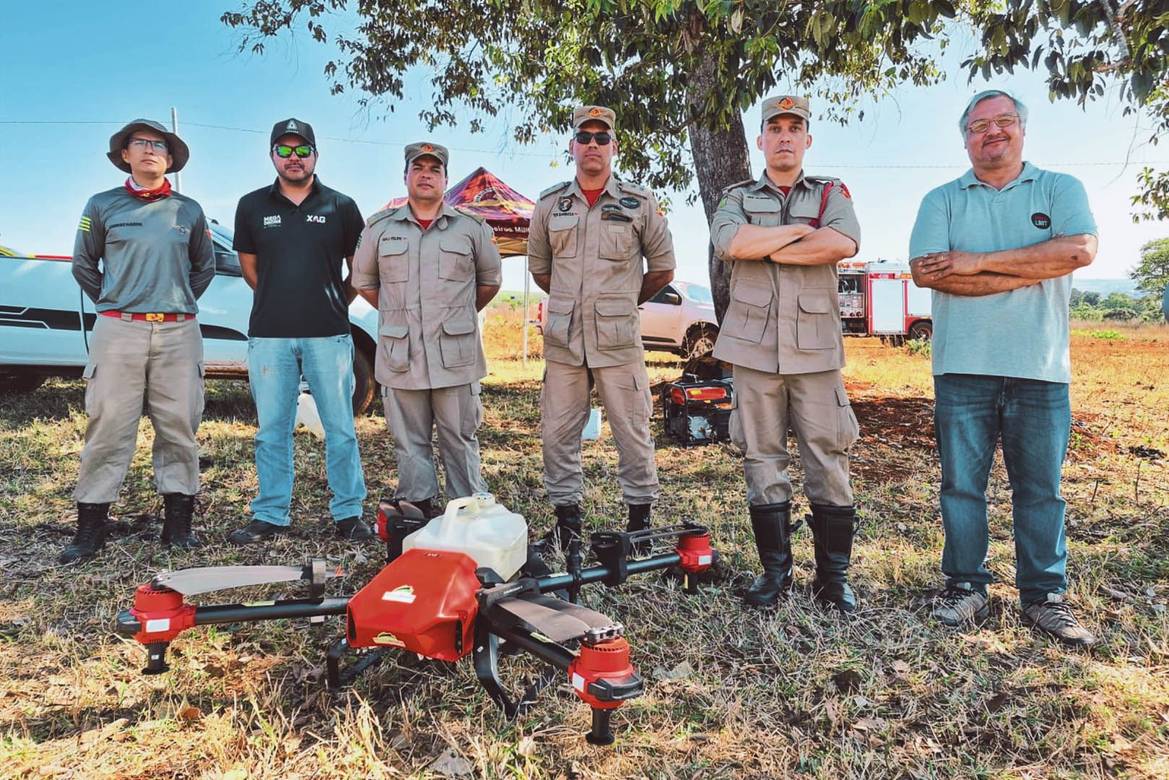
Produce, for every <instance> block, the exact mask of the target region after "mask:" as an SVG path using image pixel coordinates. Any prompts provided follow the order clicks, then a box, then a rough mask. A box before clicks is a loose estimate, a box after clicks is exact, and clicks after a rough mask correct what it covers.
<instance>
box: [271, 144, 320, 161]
mask: <svg viewBox="0 0 1169 780" xmlns="http://www.w3.org/2000/svg"><path fill="white" fill-rule="evenodd" d="M272 151H274V152H276V156H277V157H279V158H280V159H281V160H287V159H288V158H289V157H291V156H292V155H294V154H295V155H296V156H297V157H299V158H300V159H302V160H303V159H304V158H306V157H311V156H312V153H313V148H312V147H311V146H309V145H308V144H301V145H300V146H289V145H288V144H276V145H275V146H273V147H272Z"/></svg>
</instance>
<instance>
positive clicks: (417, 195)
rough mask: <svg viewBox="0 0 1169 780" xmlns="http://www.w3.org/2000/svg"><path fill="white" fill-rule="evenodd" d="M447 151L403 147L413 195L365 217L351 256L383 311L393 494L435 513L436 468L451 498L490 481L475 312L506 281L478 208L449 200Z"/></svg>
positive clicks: (381, 344) (380, 377)
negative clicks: (484, 459)
mask: <svg viewBox="0 0 1169 780" xmlns="http://www.w3.org/2000/svg"><path fill="white" fill-rule="evenodd" d="M448 160H449V154H448V152H447V150H446V148H445V147H443V146H439V145H438V144H430V143H415V144H410V145H409V146H407V147H406V174H405V178H406V190H407V193H408V198H407V203H406V204H405V205H403V206H400V207H398V208H390V209H385V210H384V211H380V212H378V213H377V214H374V215H373V216H372V217H370V218H369V220H368V222H367V223H366V227H365V230H364V231H363V232H362V234H361V240H360V242H359V243H358V247H357V254H356V255H355V257H354V261H353V286H354V287H355V288H356V289H357V291H358V293H359V294H360V295H361V297H363V298H365V299H366V300H367V301H369V302H370V304H371V305H373V306H376V307H377V308H378V312H379V323H380V325H379V329H378V350H377V361H376V365H375V376H376V377H377V381H378V383H380V384H381V385H382V388H383V390H382V396H383V400H384V403H385V412H386V422H387V423H388V425H389V428H390V433H391V434H392V435H393V437H394V452H395V454H396V456H397V461H398V489H397V491H396V493H395V497H396V498H398V499H404V500H406V501H409V502H411V503H413V504H415V505H417V506H418V507H419V508H420V509H422V511H423V513H425V514H426V516H427V517H429V516H430V515H431V514H433V513H434V511H436V510H437V507H435V506H433V503H432V502H433V501H434V500H435V499H436V498H437V496H438V477H437V475H436V473H435V466H434V456H433V454H432V452H433V450H432V448H431V435H432V433H431V432H432V430H434V429H435V428H437V429H438V449H439V456H440V457H441V458H442V464H443V470H444V472H445V473H446V497H447V498H448V499H453V498H461V497H463V496H469V495H471V494H472V493H475V492H479V491H482V490H485V489H486V485H485V484H484V482H483V477H482V475H481V474H480V470H479V439H478V437H477V436H476V432H477V431H478V429H479V425H480V423H481V422H482V420H483V407H482V405H481V403H480V401H479V380H480V379H482V378H483V377H484V376H486V375H487V361H486V359H485V357H484V355H483V345H482V342H481V340H480V336H479V319H478V316H477V312H478V311H480V310H481V309H482V308H483V307H484V306H486V305H487V304H488V303H489V302H490V301H491V299H492V298H494V297H495V294H496V293H497V292H499V285H500V281H501V279H500V258H499V250H498V249H496V247H495V244H494V243H493V242H492V236H493V233H492V230H491V227H490V226H489V225H487V224H486V223H485V222H483V221H482V220H481V219H480V218H479V217H477V216H473V215H471V214H469V213H466V212H463V211H460V210H458V209H456V208H452V207H451V206H449V205H448V204H446V203H444V202H443V199H442V198H443V193H444V192H445V191H446V183H447V176H446V173H447V162H448Z"/></svg>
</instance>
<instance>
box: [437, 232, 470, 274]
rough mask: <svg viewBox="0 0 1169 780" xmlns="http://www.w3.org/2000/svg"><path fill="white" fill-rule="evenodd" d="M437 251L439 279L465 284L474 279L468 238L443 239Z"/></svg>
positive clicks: (453, 237)
mask: <svg viewBox="0 0 1169 780" xmlns="http://www.w3.org/2000/svg"><path fill="white" fill-rule="evenodd" d="M439 250H440V252H439V255H438V275H439V276H440V277H441V278H443V279H447V280H448V281H452V282H466V281H468V280H470V279H473V278H474V277H475V264H474V262H473V260H472V259H471V239H470V238H469V237H467V236H452V237H450V238H445V237H444V238H443V239H442V241H441V243H440V244H439Z"/></svg>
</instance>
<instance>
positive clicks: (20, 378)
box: [0, 221, 378, 414]
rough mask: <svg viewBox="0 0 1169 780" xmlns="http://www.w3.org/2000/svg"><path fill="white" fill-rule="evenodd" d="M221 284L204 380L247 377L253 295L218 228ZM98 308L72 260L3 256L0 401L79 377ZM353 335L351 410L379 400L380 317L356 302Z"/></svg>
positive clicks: (204, 303) (205, 317) (204, 301)
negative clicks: (51, 380)
mask: <svg viewBox="0 0 1169 780" xmlns="http://www.w3.org/2000/svg"><path fill="white" fill-rule="evenodd" d="M210 227H211V236H212V239H213V241H214V243H215V279H214V280H213V281H212V282H211V286H210V287H208V288H207V291H206V292H204V293H203V296H202V297H201V298H200V299H199V328H200V330H201V331H202V332H203V354H204V364H205V367H206V375H207V376H208V377H210V378H223V379H245V380H246V379H247V378H248V366H247V357H248V335H247V334H248V317H249V315H250V314H251V310H252V290H251V288H249V287H248V285H247V282H245V281H244V279H243V275H242V274H241V273H240V267H239V258H238V257H237V256H236V253H235V252H234V251H232V249H231V231H230V230H228V229H226V228H224V227H223V226H222V225H220V224H218V223H216V222H214V221H213V222H212V223H211V224H210ZM95 317H96V313H95V311H94V308H93V301H91V300H90V299H89V297H88V296H87V295H85V293H83V292H82V291H81V288H80V287H78V285H77V282H76V281H75V280H74V279H73V271H72V264H71V263H70V258H68V257H62V256H49V255H31V256H29V255H25V256H20V255H19V254H18V253H16V252H13V251H11V250H8V251H5V252H0V396H3V395H4V394H7V393H13V392H28V391H31V390H35V389H36V388H38V387H40V385H41V384H42V383H43V382H44V381H45V379H46V378H48V377H52V376H61V377H79V376H81V372H82V370H83V369H84V368H85V364H86V362H87V361H88V359H89V334H90V333H91V332H92V331H93V323H94V318H95ZM349 328H350V331H351V332H352V334H353V343H354V346H355V347H356V349H355V350H354V358H353V374H354V379H355V380H356V382H355V388H354V393H353V409H354V413H355V414H361V413H364V412H365V410H366V409H367V408H369V405H370V403H371V402H372V401H373V398H374V395H375V391H376V390H377V382H376V380H375V379H374V376H373V363H374V350H375V349H376V345H377V329H378V314H377V311H376V310H375V309H374V308H373V307H372V306H370V305H369V304H368V303H366V302H365V300H363V299H362V298H360V297H358V298H357V299H355V300H354V301H353V303H352V304H350V306H349Z"/></svg>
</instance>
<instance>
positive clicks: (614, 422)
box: [528, 106, 675, 549]
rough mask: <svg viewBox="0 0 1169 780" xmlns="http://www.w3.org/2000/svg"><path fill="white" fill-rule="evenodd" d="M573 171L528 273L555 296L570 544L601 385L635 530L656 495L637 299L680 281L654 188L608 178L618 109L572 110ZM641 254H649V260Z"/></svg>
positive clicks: (555, 389) (552, 364) (553, 443)
mask: <svg viewBox="0 0 1169 780" xmlns="http://www.w3.org/2000/svg"><path fill="white" fill-rule="evenodd" d="M572 124H573V130H574V133H573V136H572V139H571V140H570V141H569V145H568V148H569V152H570V153H571V154H572V157H573V160H574V162H575V164H576V176H575V177H574V178H573V179H571V180H570V181H566V182H562V183H561V184H557V185H556V186H554V187H550V188H548V189H546V190H544V191H543V192H542V193H540V197H539V199H538V201H537V203H536V208H535V212H534V214H533V215H532V221H531V226H530V228H529V232H528V260H529V267H530V270H531V273H532V278H533V279H534V280H535V282H536V284H537V285H538V286H539V287H540V288H541V289H543V290H544V291H545V292H547V293H548V321H547V325H546V327H545V328H544V359H545V362H546V367H545V370H544V386H543V390H542V392H541V395H540V407H541V408H540V411H541V419H542V423H541V438H542V442H543V450H544V486H545V489H546V490H547V491H548V498H549V499H550V500H551V502H552V505H553V508H554V509H555V513H556V527H555V528H554V529H553V531H552V533H551V534H550V537H551V538H553V539H555V540H557V541H558V542H559V544H560V546H561V548H562V549H566V548H567V545H568V542H569V541H570V540H571V539H572V538H573V537H575V536H579V535H580V534H581V506H580V505H581V500H582V483H583V477H582V472H581V433H582V432H583V430H584V427H585V425H586V423H587V422H588V418H589V411H590V406H591V404H590V401H589V397H590V394H591V390H592V388H593V387H594V386H595V387H596V388H597V392H598V394H599V395H600V398H601V403H602V404H603V405H604V408H605V414H606V416H607V418H608V420H609V427H610V429H611V430H612V432H613V438H614V440H615V441H616V444H617V452H618V467H617V481H618V483H620V485H621V492H622V494H623V497H624V501H625V504H626V506H627V507H628V512H629V521H628V526H627V527H628V530H640V529H643V528H647V527H648V526H649V515H650V507H651V505H652V504H653V502H654V500H655V499H657V497H658V477H657V467H656V465H655V463H654V443H653V438H652V437H651V436H650V430H649V421H650V415H651V411H652V408H653V404H652V399H651V394H650V389H649V376H648V375H647V373H646V370H645V354H644V350H643V348H642V343H641V324H640V319H639V315H638V306H639V305H640V304H641V303H643V302H644V301H647V300H649V299H650V298H651V297H653V295H654V294H655V293H657V292H658V290H660V289H661V288H662V287H664V286H665V285H666V284H668V283H669V282H670V281H671V280H672V279H673V278H674V265H675V262H674V244H673V239H672V238H671V236H670V230H669V228H668V227H667V226H666V219H665V217H664V216H662V214H661V212H659V211H658V204H657V200H656V199H655V198H654V196H653V193H651V192H650V191H649V190H647V189H646V188H644V187H639V186H637V185H636V184H629V183H627V182H623V181H619V180H618V179H617V178H616V177H614V176H613V175H612V161H613V156H614V155H615V154H616V152H617V141H616V138H615V137H614V130H615V127H616V114H615V113H614V112H613V110H612V109H609V108H605V107H603V106H581V107H580V108H578V109H576V111H575V112H574V113H573V119H572ZM643 258H644V260H643Z"/></svg>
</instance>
